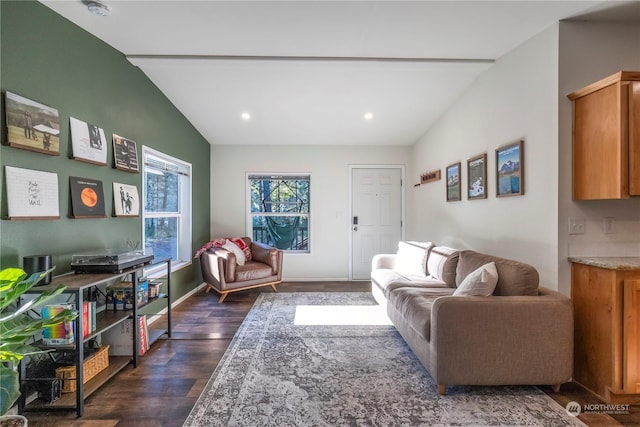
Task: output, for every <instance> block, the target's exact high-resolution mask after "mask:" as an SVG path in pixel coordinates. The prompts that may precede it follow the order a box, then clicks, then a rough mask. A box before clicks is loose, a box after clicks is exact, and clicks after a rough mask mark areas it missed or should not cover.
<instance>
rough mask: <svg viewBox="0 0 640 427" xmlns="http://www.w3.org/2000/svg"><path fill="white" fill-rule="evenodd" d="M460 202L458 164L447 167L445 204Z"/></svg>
mask: <svg viewBox="0 0 640 427" xmlns="http://www.w3.org/2000/svg"><path fill="white" fill-rule="evenodd" d="M458 200H460V162H458V163H454V164H452V165H449V166H447V202H455V201H458Z"/></svg>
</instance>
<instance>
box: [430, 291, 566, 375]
mask: <svg viewBox="0 0 640 427" xmlns="http://www.w3.org/2000/svg"><path fill="white" fill-rule="evenodd" d="M431 315H432V317H431V346H432V348H434V349H437V350H436V351H434V352H433V353H432V354H431V360H430V363H431V365H432V367H433V368H434V371H435V372H433V375H434V379H435V380H436V382H437V383H438V384H447V383H450V384H464V383H467V384H472V383H470V382H469V381H468V378H467V377H468V376H469V374H468V373H467V374H465V372H469V371H472V372H473V379H474V382H473V383H475V384H486V385H491V384H517V383H518V382H519V381H520V382H521V383H522V384H561V383H563V382H566V381H568V380H569V379H570V378H571V374H572V367H573V305H572V302H571V299H569V298H568V297H566V296H565V295H562V294H560V293H558V292H555V291H552V290H549V289H546V288H539V294H538V296H490V297H474V296H465V297H454V296H445V297H440V298H437V299H436V300H435V301H434V304H433V307H432V313H431ZM514 379H515V380H514ZM538 381H539V382H538Z"/></svg>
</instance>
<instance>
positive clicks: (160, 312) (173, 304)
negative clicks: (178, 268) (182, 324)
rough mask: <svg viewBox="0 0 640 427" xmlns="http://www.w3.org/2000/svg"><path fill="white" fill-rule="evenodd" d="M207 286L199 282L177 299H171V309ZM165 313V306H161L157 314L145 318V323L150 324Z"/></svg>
mask: <svg viewBox="0 0 640 427" xmlns="http://www.w3.org/2000/svg"><path fill="white" fill-rule="evenodd" d="M206 286H207V284H206V283H204V282H203V283H201V284H200V285H198V286H196V287H195V288H194V289H193V290H191V291H189V292H187V293H186V294H184V295H183V296H182V297H180V298H178V299H177V300H175V301H173V302H172V303H171V308H172V309H173V308H174V307H176V306H178V305H180V304H181V303H183V302H184V301H185V300H186V299H187V298H189V297H190V296H191V295H194V294H196V293H197V292H199V291H200V289H204V288H205V287H206ZM166 313H167V308H166V307H165V308H163V309H162V310H160V311H159V312H158V313H157V314H154V315H153V316H151V317H148V318H147V324H148V325H150V324H152V323H153V322H155V321H156V320H158V319H159V318H160V317H162V315H163V314H166Z"/></svg>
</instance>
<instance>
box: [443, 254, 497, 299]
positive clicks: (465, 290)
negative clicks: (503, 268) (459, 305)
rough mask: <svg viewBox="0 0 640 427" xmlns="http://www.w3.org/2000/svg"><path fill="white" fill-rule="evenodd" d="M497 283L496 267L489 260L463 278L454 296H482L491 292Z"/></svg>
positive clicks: (486, 295)
mask: <svg viewBox="0 0 640 427" xmlns="http://www.w3.org/2000/svg"><path fill="white" fill-rule="evenodd" d="M497 284H498V269H497V268H496V263H495V262H490V263H488V264H485V265H483V266H482V267H479V268H477V269H476V270H475V271H473V272H471V273H469V275H468V276H467V277H465V278H464V280H463V281H462V283H460V286H458V289H456V290H455V292H454V293H453V295H454V296H467V295H471V296H484V297H488V296H490V295H491V294H493V291H494V290H495V289H496V285H497Z"/></svg>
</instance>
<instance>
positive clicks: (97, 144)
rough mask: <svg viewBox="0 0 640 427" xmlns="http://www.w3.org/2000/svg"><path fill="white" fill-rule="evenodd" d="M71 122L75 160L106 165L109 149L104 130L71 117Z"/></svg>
mask: <svg viewBox="0 0 640 427" xmlns="http://www.w3.org/2000/svg"><path fill="white" fill-rule="evenodd" d="M69 122H70V125H71V145H72V148H73V158H74V159H76V160H80V161H83V162H87V163H93V164H96V165H106V164H107V149H108V147H107V139H106V137H105V135H104V130H103V129H102V128H99V127H98V126H96V125H92V124H90V123H85V122H83V121H82V120H78V119H76V118H74V117H70V118H69Z"/></svg>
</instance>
